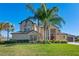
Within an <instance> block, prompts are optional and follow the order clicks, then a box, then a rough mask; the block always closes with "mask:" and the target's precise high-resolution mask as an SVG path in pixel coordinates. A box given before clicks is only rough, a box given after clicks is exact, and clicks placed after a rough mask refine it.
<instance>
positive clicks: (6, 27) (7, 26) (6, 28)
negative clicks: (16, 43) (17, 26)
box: [3, 23, 14, 40]
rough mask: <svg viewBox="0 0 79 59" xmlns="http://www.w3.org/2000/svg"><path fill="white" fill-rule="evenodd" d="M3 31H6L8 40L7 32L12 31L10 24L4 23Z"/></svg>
mask: <svg viewBox="0 0 79 59" xmlns="http://www.w3.org/2000/svg"><path fill="white" fill-rule="evenodd" d="M3 28H4V30H6V31H7V40H8V39H9V32H10V31H13V30H14V27H13V25H12V24H10V23H4V26H3Z"/></svg>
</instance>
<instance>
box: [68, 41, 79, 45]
mask: <svg viewBox="0 0 79 59" xmlns="http://www.w3.org/2000/svg"><path fill="white" fill-rule="evenodd" d="M68 44H74V45H79V42H68Z"/></svg>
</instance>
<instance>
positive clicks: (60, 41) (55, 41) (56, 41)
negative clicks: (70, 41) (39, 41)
mask: <svg viewBox="0 0 79 59" xmlns="http://www.w3.org/2000/svg"><path fill="white" fill-rule="evenodd" d="M49 42H51V43H67V41H66V40H49Z"/></svg>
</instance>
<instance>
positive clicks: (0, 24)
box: [0, 23, 3, 36]
mask: <svg viewBox="0 0 79 59" xmlns="http://www.w3.org/2000/svg"><path fill="white" fill-rule="evenodd" d="M2 25H3V23H0V36H1V31H2Z"/></svg>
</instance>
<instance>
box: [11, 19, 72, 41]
mask: <svg viewBox="0 0 79 59" xmlns="http://www.w3.org/2000/svg"><path fill="white" fill-rule="evenodd" d="M38 28H39V32H38ZM47 32H49V31H47ZM47 34H48V33H47ZM49 37H50V40H68V41H69V39H70V38H69V37H73V36H70V35H66V34H64V33H61V31H60V30H59V28H57V27H56V26H51V27H50V35H47V38H48V39H49ZM12 39H14V40H29V41H36V40H38V39H39V40H44V28H43V26H37V25H36V24H35V23H33V22H32V21H31V19H30V18H28V19H25V20H23V21H21V22H20V31H19V32H15V33H12ZM71 39H72V38H71Z"/></svg>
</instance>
